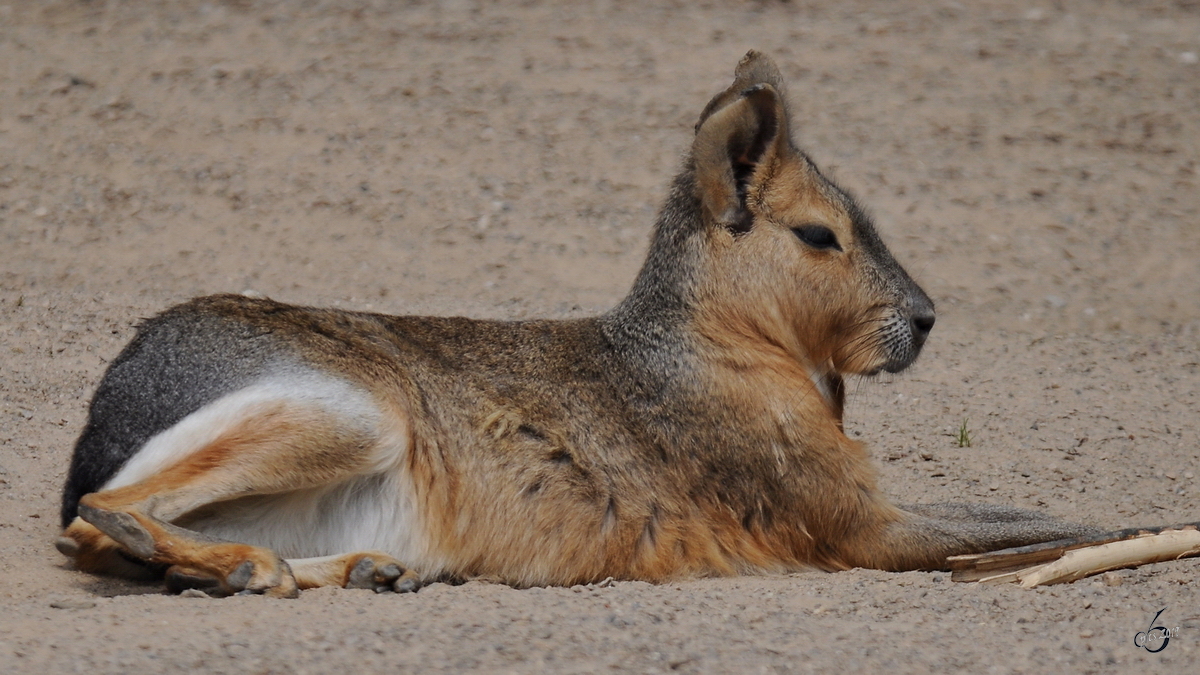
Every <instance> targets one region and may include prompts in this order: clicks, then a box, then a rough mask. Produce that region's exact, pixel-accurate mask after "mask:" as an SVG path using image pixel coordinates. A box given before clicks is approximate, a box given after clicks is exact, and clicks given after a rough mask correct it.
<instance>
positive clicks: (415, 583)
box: [392, 575, 421, 593]
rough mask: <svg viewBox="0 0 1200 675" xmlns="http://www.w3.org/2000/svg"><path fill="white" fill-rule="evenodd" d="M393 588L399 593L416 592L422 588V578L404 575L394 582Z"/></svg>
mask: <svg viewBox="0 0 1200 675" xmlns="http://www.w3.org/2000/svg"><path fill="white" fill-rule="evenodd" d="M392 589H393V590H394V591H396V592H397V593H416V592H417V591H419V590H421V580H420V579H418V578H417V577H416V575H413V576H403V577H400V578H399V579H397V580H396V582H395V583H394V584H392Z"/></svg>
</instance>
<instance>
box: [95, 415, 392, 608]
mask: <svg viewBox="0 0 1200 675" xmlns="http://www.w3.org/2000/svg"><path fill="white" fill-rule="evenodd" d="M374 426H375V425H371V424H366V423H363V421H362V420H353V419H351V420H347V419H346V418H345V417H344V416H342V415H339V414H335V413H333V412H330V411H328V410H326V409H324V408H321V407H317V406H305V405H303V404H298V403H295V402H280V403H278V404H276V405H273V406H271V407H269V408H266V409H259V410H256V411H254V412H253V413H252V414H248V415H247V416H245V417H244V418H243V419H242V420H241V421H239V422H238V423H237V424H234V425H231V426H230V428H228V429H227V430H225V431H224V433H222V434H221V435H220V436H219V437H217V438H216V439H215V440H213V441H211V442H209V443H207V444H205V445H203V446H201V447H199V448H197V449H195V450H193V451H191V452H189V453H187V454H186V455H185V456H183V457H181V458H180V459H179V460H178V461H176V462H175V463H174V464H171V465H170V466H167V467H166V468H163V469H161V470H157V471H154V472H153V473H149V475H146V476H144V477H140V480H136V482H133V483H131V484H128V485H124V486H122V487H117V488H115V489H109V490H104V491H101V492H96V493H92V494H89V495H86V496H85V497H83V498H82V499H81V500H80V503H79V515H80V517H81V518H82V519H83V520H84V521H86V522H87V523H88V524H90V525H92V526H94V527H95V528H96V529H97V530H99V531H100V532H102V533H103V534H105V535H107V536H108V537H110V538H111V539H113V540H115V541H116V542H117V543H118V544H120V546H121V547H122V548H123V549H124V550H125V551H126V552H128V553H129V554H131V555H133V556H134V557H136V558H137V559H139V560H142V561H145V562H147V563H150V564H153V565H161V566H165V567H167V568H168V569H167V573H166V576H167V582H168V587H169V588H171V589H172V590H175V591H179V590H183V589H184V588H199V589H201V590H205V591H207V592H209V593H211V594H216V595H228V594H232V593H240V592H250V593H263V594H266V595H272V596H280V597H294V596H295V595H296V594H297V592H298V585H297V580H296V578H295V575H294V574H293V572H292V570H291V568H290V567H289V565H288V564H287V563H286V562H284V561H283V560H282V559H281V558H280V557H279V555H277V554H276V553H275V552H274V551H272V550H270V549H267V548H263V547H259V546H251V545H247V544H242V543H237V542H230V541H223V540H219V539H216V538H213V537H209V536H206V535H204V534H202V533H199V532H194V531H191V530H187V529H184V528H182V527H179V526H176V525H174V524H173V521H175V520H177V519H179V518H180V517H182V516H184V515H186V514H188V513H190V512H193V511H195V510H196V509H199V508H201V507H209V508H210V509H211V508H217V509H219V504H218V503H219V502H222V501H225V500H230V499H234V498H241V497H248V496H253V495H268V494H279V493H284V492H290V491H294V490H303V489H307V488H316V487H321V486H325V485H331V484H335V483H338V482H341V481H344V480H348V479H350V478H353V477H355V476H362V475H367V474H370V473H372V472H377V471H379V470H381V468H382V466H381V464H386V463H387V461H386V460H387V459H388V458H383V457H380V456H379V454H380V451H381V447H386V446H389V445H395V444H396V443H397V442H399V443H400V444H403V441H402V440H400V439H390V441H391V443H388V442H383V441H382V439H380V438H379V436H378V433H377V432H376V431H375V430H374V428H373V427H374ZM385 452H386V451H385ZM118 478H119V477H118ZM210 505H216V506H210ZM393 562H394V561H392V560H391V559H390V558H389V559H388V561H387V562H385V563H383V564H382V565H380V567H386V565H387V564H390V563H393ZM356 565H357V561H356ZM390 572H391V570H390V569H389V570H388V571H387V572H381V576H383V577H386V576H387V575H388V574H389V573H390ZM372 573H374V570H373V571H372ZM399 576H403V571H401V574H400V575H399ZM399 576H397V578H399Z"/></svg>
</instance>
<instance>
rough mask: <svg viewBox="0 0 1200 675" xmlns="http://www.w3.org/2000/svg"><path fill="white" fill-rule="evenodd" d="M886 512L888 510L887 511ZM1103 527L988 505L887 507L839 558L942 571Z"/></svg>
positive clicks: (863, 563) (864, 564)
mask: <svg viewBox="0 0 1200 675" xmlns="http://www.w3.org/2000/svg"><path fill="white" fill-rule="evenodd" d="M887 511H890V512H887ZM1102 532H1103V530H1101V529H1099V528H1095V527H1089V526H1086V525H1078V524H1076V523H1069V522H1065V521H1062V520H1058V519H1055V518H1051V517H1049V516H1046V515H1044V514H1041V513H1037V512H1035V511H1026V510H1024V509H1017V508H1013V507H1009V506H997V505H992V504H928V505H912V506H905V507H903V510H901V509H897V508H895V507H891V508H890V509H888V510H886V511H882V512H881V517H880V518H879V519H878V520H877V521H876V522H875V523H873V524H872V525H871V526H868V527H866V528H864V529H863V530H862V531H860V532H858V533H856V534H855V535H854V536H850V537H847V538H846V540H845V541H844V545H843V546H842V547H840V549H841V550H840V553H841V556H840V557H841V560H842V561H843V562H844V563H845V564H846V565H848V566H850V567H870V568H875V569H885V570H892V571H897V572H899V571H906V570H944V569H946V568H947V567H946V558H948V557H950V556H954V555H964V554H968V553H984V552H987V551H996V550H1000V549H1005V548H1011V547H1013V546H1026V545H1029V544H1037V543H1041V542H1045V541H1056V540H1059V539H1067V538H1071V537H1081V536H1091V535H1096V534H1100V533H1102Z"/></svg>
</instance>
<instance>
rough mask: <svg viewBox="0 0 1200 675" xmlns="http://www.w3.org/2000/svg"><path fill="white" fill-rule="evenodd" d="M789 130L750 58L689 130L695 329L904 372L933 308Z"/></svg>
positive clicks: (869, 370) (773, 77)
mask: <svg viewBox="0 0 1200 675" xmlns="http://www.w3.org/2000/svg"><path fill="white" fill-rule="evenodd" d="M789 122H790V118H789V115H788V109H787V101H786V98H785V91H784V84H783V80H782V78H781V76H780V74H779V71H778V69H777V68H776V67H775V65H774V64H773V63H772V62H771V61H770V59H768V58H766V57H765V56H762V55H761V54H758V53H756V52H750V53H749V54H747V55H746V57H745V58H744V59H742V61H741V63H739V64H738V67H737V72H736V76H735V80H734V82H733V85H732V86H730V87H729V88H728V89H727V90H725V91H724V92H722V93H721V94H719V95H717V96H716V97H715V98H714V99H713V100H712V101H711V102H710V103H709V104H708V106H707V107H706V108H705V110H704V112H703V113H702V115H701V117H700V121H699V122H698V123H697V125H696V138H695V142H694V145H693V147H692V155H691V162H692V166H691V169H692V170H691V172H689V173H690V175H691V176H693V179H692V180H691V181H688V182H690V183H691V185H692V186H693V188H694V190H695V192H696V194H695V197H694V198H693V200H692V201H691V203H692V204H693V205H697V204H698V207H699V209H700V220H701V223H699V225H700V227H699V231H695V230H693V235H699V239H700V241H702V242H703V243H702V245H701V246H700V247H699V250H697V251H696V253H697V254H698V255H697V256H696V257H695V258H694V260H695V263H696V267H697V269H696V271H697V272H698V273H697V274H696V276H695V277H694V278H693V279H692V280H691V284H690V285H691V292H692V294H693V297H694V298H695V301H696V310H697V313H698V318H699V319H700V322H701V326H702V329H704V330H705V331H706V332H709V331H711V332H713V333H722V334H723V336H724V337H721V336H719V335H714V337H716V338H717V339H735V340H736V339H743V338H749V339H752V340H765V341H767V342H769V343H771V344H772V345H774V346H777V347H779V348H782V349H785V350H787V351H788V352H790V353H791V354H792V355H793V356H795V357H796V358H798V359H800V360H802V361H806V362H808V363H809V364H811V365H812V366H814V367H818V368H832V370H833V371H835V372H838V373H844V374H859V375H870V374H875V373H878V372H879V371H881V370H885V371H889V372H897V371H900V370H903V369H904V368H906V367H908V366H909V365H910V364H911V363H912V362H913V361H914V360H915V359H916V357H917V354H918V353H919V352H920V350H921V346H922V345H923V344H924V342H925V338H926V337H927V336H928V335H929V331H930V329H931V328H932V327H933V321H934V312H933V302H932V301H931V300H930V299H929V297H928V296H927V295H926V294H925V293H924V291H922V290H921V288H920V287H919V286H918V285H917V284H916V283H915V282H914V281H913V280H912V279H911V278H910V277H909V276H908V274H907V273H906V272H905V271H904V268H902V267H901V266H900V264H899V263H897V262H896V260H895V259H894V258H893V257H892V255H891V253H890V252H889V251H888V249H887V247H885V246H884V244H883V242H882V241H881V240H880V238H879V236H878V235H877V234H876V232H875V228H874V226H873V225H872V223H871V220H870V219H869V218H868V217H867V215H866V214H865V213H864V212H863V211H862V210H861V209H860V208H859V207H858V206H857V204H855V202H854V200H853V199H852V198H851V197H850V196H849V195H848V194H847V193H846V192H844V191H843V190H841V189H840V188H838V187H837V186H836V185H834V184H833V183H832V182H830V181H829V180H828V179H826V178H825V177H824V176H822V175H821V173H820V171H819V170H818V169H817V168H816V166H815V165H814V164H813V163H812V162H811V161H810V160H809V159H808V157H807V156H806V155H805V154H804V153H803V152H801V151H800V150H799V149H798V148H797V147H796V146H795V144H794V143H793V142H792V139H791V136H790V133H789V129H788V127H789ZM693 208H695V207H693ZM693 250H695V249H693Z"/></svg>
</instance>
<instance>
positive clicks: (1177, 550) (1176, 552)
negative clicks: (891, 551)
mask: <svg viewBox="0 0 1200 675" xmlns="http://www.w3.org/2000/svg"><path fill="white" fill-rule="evenodd" d="M1198 530H1200V523H1185V524H1181V525H1168V526H1165V527H1141V528H1130V529H1127V530H1118V531H1116V532H1107V533H1105V534H1102V535H1099V536H1095V537H1083V538H1078V539H1063V540H1060V541H1051V542H1045V543H1042V544H1034V545H1032V546H1021V547H1018V548H1010V549H1004V550H1002V551H992V552H990V553H978V554H973V555H962V556H953V557H951V558H949V559H947V561H946V562H947V566H948V567H949V568H950V570H951V571H952V572H953V574H952V576H951V578H952V579H953V580H954V581H980V582H984V583H996V582H1008V581H1017V580H1018V577H1020V578H1021V579H1024V578H1026V577H1028V576H1029V575H1030V574H1031V572H1032V570H1033V569H1034V568H1040V567H1045V566H1047V565H1049V564H1051V563H1054V562H1055V561H1058V560H1059V559H1061V558H1064V557H1066V556H1067V555H1068V554H1070V553H1071V552H1074V551H1079V550H1092V549H1100V550H1099V552H1098V553H1089V554H1086V555H1083V556H1072V558H1071V561H1070V562H1067V563H1064V565H1063V566H1061V567H1059V568H1055V570H1061V569H1070V570H1071V571H1069V572H1064V574H1067V575H1069V576H1071V578H1070V579H1067V578H1065V577H1064V578H1060V579H1058V581H1049V580H1046V581H1041V582H1039V583H1058V582H1060V581H1073V580H1075V579H1080V578H1083V577H1085V576H1089V575H1092V574H1099V573H1100V572H1105V571H1108V570H1113V569H1119V568H1121V567H1136V566H1138V565H1143V564H1147V563H1151V562H1161V561H1164V560H1173V559H1177V558H1186V557H1190V556H1194V555H1200V544H1198V545H1197V547H1196V548H1197V550H1192V549H1193V547H1192V546H1191V545H1190V544H1188V543H1187V542H1189V541H1192V540H1191V537H1200V532H1198ZM1186 532H1191V533H1193V534H1191V535H1183V536H1182V537H1181V536H1174V535H1172V536H1169V537H1166V538H1163V539H1158V538H1157V537H1158V535H1160V534H1163V533H1167V534H1170V533H1186ZM1142 540H1148V541H1145V542H1143V543H1137V542H1142ZM1196 541H1197V542H1200V539H1197V540H1196ZM1112 544H1122V545H1121V546H1111V545H1112ZM1106 546H1110V548H1105V547H1106ZM1047 574H1058V572H1057V571H1051V572H1048V573H1047ZM1047 579H1048V577H1047Z"/></svg>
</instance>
